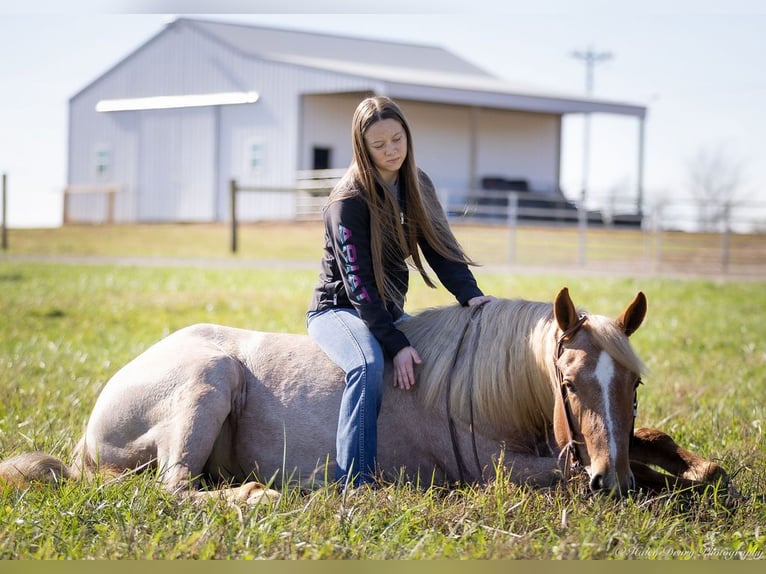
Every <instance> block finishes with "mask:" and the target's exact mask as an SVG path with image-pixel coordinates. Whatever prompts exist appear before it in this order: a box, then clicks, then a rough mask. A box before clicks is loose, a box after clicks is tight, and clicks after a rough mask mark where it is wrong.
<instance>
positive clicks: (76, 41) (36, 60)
mask: <svg viewBox="0 0 766 574" xmlns="http://www.w3.org/2000/svg"><path fill="white" fill-rule="evenodd" d="M618 4H619V5H620V6H618ZM623 4H625V5H626V4H628V3H625V2H623V3H617V2H604V1H597V0H583V1H580V2H575V1H571V0H570V1H566V0H549V1H547V2H544V3H543V2H514V1H512V0H510V1H509V0H506V1H503V2H497V1H493V0H476V1H474V2H472V3H471V6H472V11H471V12H468V11H466V10H465V8H463V7H461V4H460V3H458V2H453V1H451V0H440V1H439V2H435V1H428V0H414V1H412V0H410V1H404V0H391V1H389V2H386V4H385V7H384V8H383V7H381V5H380V3H371V2H360V1H359V0H356V1H342V0H336V1H334V2H333V1H329V2H320V3H317V2H311V3H309V2H289V1H286V0H282V1H280V2H277V1H272V2H270V1H262V2H252V1H251V2H243V1H239V2H238V1H228V0H219V1H218V2H212V1H206V0H198V1H197V2H193V1H184V2H181V1H167V2H160V1H154V2H150V1H144V2H141V1H131V2H128V1H123V2H110V1H108V0H102V1H100V2H95V0H80V1H79V2H73V3H72V2H70V3H62V2H59V1H58V0H57V1H55V2H54V1H53V0H40V1H38V2H36V3H35V5H34V8H29V7H23V8H18V9H16V10H15V11H14V10H11V9H9V8H5V7H3V8H0V49H1V50H2V53H3V54H4V55H10V57H8V56H4V57H3V58H2V59H0V78H2V89H1V90H0V104H1V105H0V172H3V173H7V174H8V178H9V179H8V181H9V188H10V189H9V191H10V199H9V210H8V219H9V223H10V225H11V226H12V227H18V226H39V225H56V224H58V222H59V221H60V217H61V202H60V197H61V190H62V189H63V187H64V186H65V184H66V138H67V135H66V130H67V102H68V99H69V98H70V97H71V96H72V95H74V94H75V93H76V92H77V91H79V90H80V89H81V88H83V87H84V86H85V85H87V84H88V83H90V82H91V81H93V80H94V79H96V78H97V77H98V76H99V75H100V74H102V73H103V72H105V71H106V70H107V69H108V68H110V67H111V66H112V65H114V64H115V63H116V62H118V61H119V60H120V59H122V58H124V57H125V56H126V55H128V54H129V53H130V52H131V51H132V50H134V49H135V48H137V47H138V46H139V45H141V44H142V43H143V42H145V41H146V40H148V39H149V38H150V37H151V36H153V35H154V34H156V33H157V32H159V31H160V30H161V29H162V27H163V25H164V24H165V23H166V22H167V21H168V19H169V18H171V17H173V16H176V15H187V16H190V17H205V18H217V19H228V20H237V21H242V22H252V23H257V24H261V25H273V26H277V27H283V28H298V29H305V30H312V31H321V32H325V33H337V34H348V35H361V36H367V37H374V38H379V39H390V40H395V41H403V42H412V43H419V44H432V45H439V46H442V47H444V48H446V49H448V50H450V51H452V52H454V53H455V54H457V55H459V56H461V57H463V58H465V59H467V60H469V61H471V62H473V63H475V64H477V65H479V66H481V67H482V68H484V69H486V70H487V71H489V72H491V73H494V74H495V75H497V76H499V77H501V78H503V79H505V80H507V81H508V82H509V83H510V84H520V85H536V86H541V87H543V88H547V89H550V90H555V91H562V92H569V93H574V94H580V93H583V91H584V83H585V72H584V66H583V64H582V63H581V62H580V61H578V60H576V59H575V58H573V57H572V56H571V52H572V51H574V50H583V49H585V48H587V47H588V46H592V47H593V48H594V49H595V50H597V51H609V52H611V53H612V54H613V57H612V58H611V59H610V60H608V61H606V62H604V63H602V64H600V65H599V66H597V68H596V72H595V95H596V96H599V97H603V98H608V99H615V100H619V101H627V102H632V103H640V104H645V105H647V106H648V108H649V114H648V120H647V125H646V164H645V174H644V181H645V187H646V195H647V198H648V199H649V200H650V201H661V200H662V198H666V197H677V196H683V195H686V194H687V192H688V183H687V182H688V179H689V171H690V167H689V164H690V162H691V161H692V159H693V158H694V157H695V156H696V155H697V154H699V153H700V152H702V151H706V152H708V153H716V154H719V155H720V156H723V157H724V158H725V160H726V162H727V163H728V164H729V165H730V166H733V167H734V168H736V169H737V170H738V171H739V173H740V185H739V194H740V195H741V196H742V197H744V198H748V199H749V200H752V201H760V202H766V152H765V151H764V149H766V146H764V145H763V144H762V142H761V140H762V138H763V135H764V133H766V110H765V109H764V105H763V102H765V101H766V74H764V72H763V62H764V56H765V55H766V3H762V2H759V1H758V0H749V1H748V0H726V1H718V0H696V1H687V0H676V1H674V2H665V1H662V2H661V1H657V0H644V1H643V2H641V3H640V4H638V3H631V4H634V5H635V6H636V7H633V8H630V7H622V6H621V5H623ZM538 5H542V7H541V6H538ZM62 6H66V12H64V11H63V8H62ZM252 6H257V7H258V10H259V13H257V14H252V13H248V14H245V13H241V12H243V11H244V10H250V9H252ZM320 9H321V10H322V12H323V13H322V14H307V13H305V12H306V11H308V10H314V11H316V10H320ZM348 9H354V10H355V13H353V14H349V13H346V12H345V11H346V10H348ZM381 9H384V10H386V12H385V13H381V12H380V11H381ZM376 11H377V12H378V13H372V12H376ZM212 12H215V13H214V14H213V13H212ZM276 12H280V13H276ZM286 12H289V13H286ZM592 125H593V130H592V137H591V146H592V148H591V150H592V151H591V157H592V161H591V167H590V170H589V179H590V184H591V187H592V189H593V194H594V197H597V196H599V195H605V194H608V193H610V190H611V192H614V193H622V192H623V190H624V193H631V192H632V190H633V189H634V188H635V182H636V174H637V167H636V166H637V149H636V147H637V146H636V142H637V137H638V123H637V121H636V120H634V119H627V118H617V117H609V116H596V117H594V118H593V124H592ZM581 127H582V124H581V120H580V118H572V119H570V120H567V122H566V123H565V130H564V147H563V173H562V182H561V183H562V186H563V187H564V190H565V191H566V192H567V193H568V194H569V195H570V196H572V197H576V196H577V193H578V192H577V189H578V186H579V182H580V180H581V172H582V169H581V167H582V161H581V155H580V154H581V151H582V132H581ZM762 213H763V211H762Z"/></svg>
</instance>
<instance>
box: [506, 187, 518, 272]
mask: <svg viewBox="0 0 766 574" xmlns="http://www.w3.org/2000/svg"><path fill="white" fill-rule="evenodd" d="M518 220H519V194H518V193H516V192H515V191H510V192H508V263H516V226H517V224H518Z"/></svg>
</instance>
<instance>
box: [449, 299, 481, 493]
mask: <svg viewBox="0 0 766 574" xmlns="http://www.w3.org/2000/svg"><path fill="white" fill-rule="evenodd" d="M485 304H486V303H482V304H481V305H479V306H477V307H473V308H472V309H471V317H470V318H469V319H468V321H466V324H465V327H464V328H463V332H462V334H461V335H460V343H459V344H458V346H457V349H456V350H455V357H454V358H453V359H452V367H451V368H450V373H454V372H455V366H456V365H457V359H458V357H459V356H460V351H461V350H462V349H463V343H464V340H465V336H466V334H467V333H468V327H470V326H471V323H473V322H474V321H475V322H476V334H475V335H474V338H475V340H476V344H477V345H478V343H479V336H480V335H481V323H480V321H479V320H480V319H481V311H482V309H483V308H484V305H485ZM475 357H476V349H473V350H472V351H471V353H470V355H469V357H468V373H469V377H472V376H473V363H474V358H475ZM470 381H471V379H469V382H470ZM451 391H452V377H451V376H450V377H449V378H448V379H447V389H446V400H447V422H448V423H449V434H450V440H451V441H452V452H453V453H454V455H455V462H456V463H457V472H458V476H459V477H460V482H461V483H465V482H466V480H465V477H466V475H467V474H468V465H467V464H466V463H465V460H463V455H462V454H461V453H460V446H459V444H458V437H457V428H456V427H455V421H454V419H453V418H452V414H451V410H450V402H451V401H450V399H451V395H452V392H451ZM468 400H469V409H470V417H471V420H470V425H469V429H470V430H471V443H472V446H473V460H474V464H475V465H476V468H477V470H478V471H479V480H481V475H482V472H481V463H479V453H478V451H477V449H476V434H475V427H474V423H473V388H471V389H470V392H469V393H468Z"/></svg>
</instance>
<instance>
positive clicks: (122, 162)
mask: <svg viewBox="0 0 766 574" xmlns="http://www.w3.org/2000/svg"><path fill="white" fill-rule="evenodd" d="M370 94H379V95H388V96H390V97H392V98H394V99H395V100H397V102H398V103H399V104H400V105H401V106H402V108H403V110H404V112H405V114H406V115H407V118H408V120H409V121H410V123H411V125H412V128H413V133H414V135H415V138H416V139H415V146H416V147H415V149H416V153H417V162H418V164H419V165H420V166H422V167H423V168H424V169H426V170H427V171H428V172H429V174H430V175H431V176H432V178H433V180H434V182H435V184H436V185H437V187H438V189H439V192H440V194H442V197H444V196H445V194H447V195H449V196H451V197H455V196H458V197H460V196H462V197H466V196H468V195H470V193H471V191H472V190H474V189H478V188H479V187H481V186H482V184H483V183H484V184H486V182H487V181H516V182H523V183H524V186H525V187H527V188H528V189H532V190H534V191H535V192H537V193H541V194H551V195H556V194H560V189H559V179H560V171H561V136H562V133H561V132H562V118H563V117H564V116H565V115H566V114H584V113H608V114H619V115H624V116H632V117H635V118H637V120H638V122H639V125H640V127H641V129H640V130H639V133H640V134H643V122H644V118H645V114H646V109H645V108H644V107H642V106H638V105H632V104H626V103H621V102H614V101H605V100H599V99H593V98H586V97H569V96H561V95H556V94H552V93H531V92H529V91H523V90H518V89H514V88H513V87H511V86H509V85H507V84H506V83H504V82H503V81H501V80H499V79H497V78H496V77H494V76H493V75H491V74H489V73H487V72H486V71H484V70H482V69H480V68H478V67H477V66H475V65H473V64H471V63H469V62H467V61H465V60H464V59H462V58H460V57H458V56H456V55H455V54H452V53H450V52H449V51H447V50H444V49H442V48H440V47H435V46H427V45H412V44H404V43H396V42H388V41H379V40H372V39H364V38H357V37H353V38H352V37H340V36H335V35H328V34H318V33H309V32H302V31H292V30H284V29H275V28H268V27H261V26H252V25H243V24H237V23H229V22H220V21H214V20H203V19H196V18H179V19H177V20H175V21H173V22H172V23H169V24H168V25H167V26H165V27H164V28H163V29H162V30H161V31H159V32H158V33H157V34H156V35H155V36H154V37H152V38H150V39H149V40H148V41H147V42H145V43H144V44H142V45H141V46H139V47H138V48H137V49H136V50H135V51H133V52H132V53H131V54H129V55H128V56H127V57H125V58H124V59H123V60H121V61H119V62H118V63H116V64H115V65H114V66H113V67H112V68H111V69H109V70H108V71H107V72H106V73H104V74H103V75H101V76H100V77H98V78H97V79H96V80H94V81H93V82H92V83H90V84H89V85H87V86H85V87H84V88H83V89H82V90H80V91H79V92H78V93H77V94H75V95H74V96H73V97H72V98H71V99H70V101H69V141H68V182H67V193H66V194H65V222H91V223H92V222H102V221H105V220H106V221H114V222H117V223H136V222H216V221H226V220H227V219H228V218H229V213H230V194H229V189H230V182H231V181H232V180H235V181H237V182H238V184H239V185H244V186H250V187H254V188H259V189H261V190H263V193H258V194H255V193H253V194H244V196H243V197H242V199H241V200H238V201H237V203H238V210H239V218H240V219H241V220H264V219H289V218H293V217H295V215H296V209H297V208H296V202H295V199H294V194H286V193H284V190H286V189H290V188H293V189H294V188H295V186H296V185H297V181H298V180H299V179H301V178H302V177H304V176H305V174H306V172H309V171H311V170H338V169H342V168H344V167H346V166H348V164H349V161H350V159H351V146H350V137H349V136H350V125H351V121H350V120H351V116H352V113H353V110H354V109H355V107H356V105H357V103H358V102H359V101H360V100H361V99H362V98H363V97H365V96H367V95H370ZM641 137H642V136H641ZM639 147H640V148H642V147H643V142H640V146H639ZM639 155H642V154H641V152H639ZM639 161H640V158H639ZM639 180H640V176H639ZM269 190H271V191H269ZM639 191H640V190H639Z"/></svg>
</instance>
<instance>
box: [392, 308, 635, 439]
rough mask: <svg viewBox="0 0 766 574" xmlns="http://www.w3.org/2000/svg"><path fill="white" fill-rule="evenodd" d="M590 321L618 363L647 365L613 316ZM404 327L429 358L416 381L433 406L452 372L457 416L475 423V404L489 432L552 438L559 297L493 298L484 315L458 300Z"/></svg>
mask: <svg viewBox="0 0 766 574" xmlns="http://www.w3.org/2000/svg"><path fill="white" fill-rule="evenodd" d="M472 317H474V318H473V319H472ZM471 321H472V322H473V324H470V323H469V322H471ZM479 324H480V326H479ZM477 327H478V329H477ZM583 328H584V329H585V330H587V331H588V332H590V333H591V335H592V336H593V338H594V340H595V342H596V344H597V345H599V346H600V347H601V348H602V349H604V350H605V351H606V352H607V353H609V354H610V355H611V356H612V357H613V358H614V360H615V361H616V362H617V363H619V364H620V365H622V366H624V367H626V368H628V369H630V370H631V371H633V372H635V373H637V374H639V375H640V373H641V372H643V370H644V367H643V365H642V363H641V361H640V359H639V358H638V357H637V355H636V354H635V352H634V351H633V349H632V347H631V346H630V343H629V342H628V338H627V337H626V336H625V334H624V333H623V331H622V330H621V329H620V328H619V326H618V325H617V324H616V323H615V321H614V320H612V319H609V318H607V317H602V316H599V315H588V320H587V321H586V322H585V324H584V326H583ZM402 329H403V330H404V331H405V333H406V335H407V337H408V338H409V339H410V341H411V342H412V344H413V346H414V347H415V348H416V349H417V350H418V352H419V353H420V355H421V357H422V358H423V364H422V365H420V367H419V373H418V384H417V385H416V389H417V392H418V393H420V396H421V398H422V400H423V401H424V403H425V405H426V406H427V407H429V408H441V409H443V408H444V405H445V396H444V392H445V391H444V389H445V387H446V385H447V382H448V381H449V380H450V378H451V397H450V413H451V414H452V416H453V417H455V418H456V419H458V420H462V421H463V422H465V423H468V422H469V421H470V420H471V408H473V417H474V423H475V425H476V427H477V428H479V429H481V431H482V432H483V433H486V434H487V436H490V437H492V438H496V439H498V440H505V439H509V438H511V437H516V440H518V437H529V443H530V444H532V443H536V442H537V441H539V440H541V439H542V440H544V439H545V436H546V432H547V429H548V428H550V426H551V424H552V415H553V404H554V397H555V395H554V393H555V392H558V388H557V385H558V382H557V378H556V370H555V365H554V354H555V352H556V345H557V336H558V334H559V333H560V331H559V329H558V325H557V324H556V321H555V319H554V317H553V305H551V304H550V303H541V302H535V301H526V300H523V299H500V300H496V301H492V302H489V303H486V304H485V305H484V309H483V310H482V312H481V315H480V316H473V315H472V310H471V309H470V308H466V307H460V306H457V305H454V306H450V307H438V308H432V309H427V310H425V311H422V312H421V313H419V314H418V315H416V316H414V317H413V318H412V319H410V320H409V321H406V322H405V323H404V324H403V325H402ZM477 332H478V333H479V339H478V341H477V340H476V334H477ZM463 333H464V335H463V336H462V338H461V336H460V335H461V334H463ZM456 353H460V355H459V356H458V357H457V360H456V359H455V354H456ZM453 365H454V367H453ZM471 366H473V373H470V372H469V369H470V368H471ZM472 405H473V407H472Z"/></svg>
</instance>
